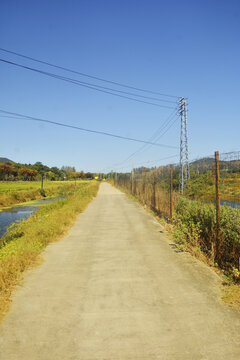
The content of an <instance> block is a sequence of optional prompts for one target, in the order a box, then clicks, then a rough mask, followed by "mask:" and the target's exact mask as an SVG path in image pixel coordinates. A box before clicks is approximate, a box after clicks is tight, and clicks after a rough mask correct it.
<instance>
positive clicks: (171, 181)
mask: <svg viewBox="0 0 240 360" xmlns="http://www.w3.org/2000/svg"><path fill="white" fill-rule="evenodd" d="M172 216H173V165H171V168H170V219H172Z"/></svg>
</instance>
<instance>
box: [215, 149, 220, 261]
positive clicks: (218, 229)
mask: <svg viewBox="0 0 240 360" xmlns="http://www.w3.org/2000/svg"><path fill="white" fill-rule="evenodd" d="M215 180H216V183H215V187H216V248H215V254H214V260H216V261H218V260H219V258H218V255H219V241H220V194H219V152H218V151H215Z"/></svg>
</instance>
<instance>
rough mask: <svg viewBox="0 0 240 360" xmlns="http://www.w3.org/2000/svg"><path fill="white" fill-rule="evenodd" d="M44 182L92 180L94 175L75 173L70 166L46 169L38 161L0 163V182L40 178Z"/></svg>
mask: <svg viewBox="0 0 240 360" xmlns="http://www.w3.org/2000/svg"><path fill="white" fill-rule="evenodd" d="M43 177H44V178H45V179H46V180H71V179H75V180H76V179H93V178H94V174H93V173H90V172H87V173H84V172H83V171H81V172H76V170H75V168H74V167H72V166H62V167H61V169H59V168H58V167H56V166H54V167H48V166H47V165H44V164H42V163H41V162H40V161H38V162H36V163H35V164H33V165H32V164H20V163H15V162H12V161H11V162H10V161H9V162H6V163H0V180H12V181H14V180H23V181H35V180H40V179H42V178H43Z"/></svg>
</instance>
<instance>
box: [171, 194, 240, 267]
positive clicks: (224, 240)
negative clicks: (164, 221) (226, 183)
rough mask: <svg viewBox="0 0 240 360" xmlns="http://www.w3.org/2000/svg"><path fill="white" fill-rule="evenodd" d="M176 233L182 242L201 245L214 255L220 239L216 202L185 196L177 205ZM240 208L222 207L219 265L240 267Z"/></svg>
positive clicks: (206, 251)
mask: <svg viewBox="0 0 240 360" xmlns="http://www.w3.org/2000/svg"><path fill="white" fill-rule="evenodd" d="M174 220H175V223H176V228H175V233H174V237H175V240H176V241H177V242H178V243H180V244H184V243H189V244H190V245H192V246H199V247H200V249H201V250H202V251H203V252H204V253H205V254H206V255H207V256H208V257H212V255H213V254H212V248H213V247H212V245H213V244H215V239H216V209H215V206H214V205H209V204H203V203H200V202H197V201H191V200H187V199H185V198H181V199H180V200H179V201H178V204H177V206H176V209H175V215H174ZM239 256H240V210H239V209H233V208H231V207H229V206H221V208H220V243H219V254H218V257H219V264H218V265H219V266H220V267H222V268H233V267H235V268H237V269H239Z"/></svg>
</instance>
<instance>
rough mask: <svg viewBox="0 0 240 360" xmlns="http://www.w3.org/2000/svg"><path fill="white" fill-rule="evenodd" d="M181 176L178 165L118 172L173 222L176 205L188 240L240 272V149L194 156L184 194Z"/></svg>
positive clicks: (120, 180)
mask: <svg viewBox="0 0 240 360" xmlns="http://www.w3.org/2000/svg"><path fill="white" fill-rule="evenodd" d="M179 177H180V166H179V165H178V164H175V165H167V166H161V167H158V168H157V167H155V168H151V169H149V168H138V169H134V171H132V173H125V174H116V175H115V180H114V181H115V185H116V186H119V187H121V188H123V189H125V191H127V192H128V193H130V194H132V195H133V196H135V197H136V198H137V199H138V200H139V201H140V202H141V203H142V204H143V205H144V206H147V207H148V208H150V209H151V210H153V211H154V212H155V213H157V214H158V215H159V216H162V217H165V218H167V219H170V221H171V218H172V214H173V210H175V215H174V221H175V222H178V221H180V222H181V221H182V223H184V222H185V223H184V225H185V230H186V234H185V236H186V237H187V238H188V241H189V242H191V241H192V242H193V243H194V245H195V246H198V247H199V248H200V249H201V250H202V251H203V252H205V253H206V254H207V256H208V257H210V258H212V260H213V262H215V263H218V265H219V266H220V267H222V268H228V267H232V268H233V269H235V268H236V269H238V271H239V269H240V264H239V262H240V261H239V259H240V210H237V209H240V152H232V153H221V154H219V153H218V152H215V154H214V155H210V156H207V157H204V158H201V159H196V160H194V161H192V162H191V163H190V179H188V181H187V182H186V184H185V186H184V192H183V193H180V189H181V186H179ZM222 205H225V206H222ZM196 239H197V240H196ZM239 275H240V273H239ZM239 277H240V276H239Z"/></svg>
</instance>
